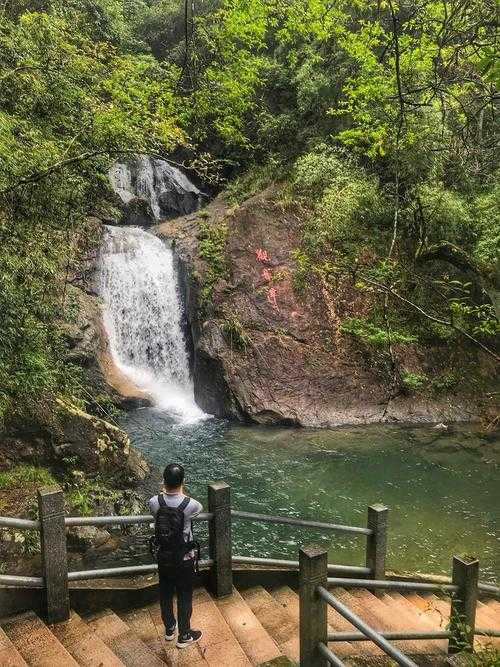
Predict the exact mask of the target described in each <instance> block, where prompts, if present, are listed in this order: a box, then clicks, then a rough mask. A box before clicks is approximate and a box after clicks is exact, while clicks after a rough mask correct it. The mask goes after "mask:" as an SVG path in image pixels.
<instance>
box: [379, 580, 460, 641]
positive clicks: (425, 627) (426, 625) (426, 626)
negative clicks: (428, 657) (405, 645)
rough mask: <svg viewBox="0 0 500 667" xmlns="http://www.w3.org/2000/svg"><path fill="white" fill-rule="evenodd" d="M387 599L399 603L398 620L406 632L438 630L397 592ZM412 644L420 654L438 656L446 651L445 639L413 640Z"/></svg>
mask: <svg viewBox="0 0 500 667" xmlns="http://www.w3.org/2000/svg"><path fill="white" fill-rule="evenodd" d="M388 597H389V598H392V600H395V601H396V602H399V604H400V607H399V608H400V610H401V612H402V614H401V617H400V618H401V620H402V621H403V623H404V626H405V629H406V630H414V631H418V630H422V631H423V632H426V631H431V630H439V627H436V626H435V625H434V623H433V622H432V620H431V619H430V618H428V617H427V616H426V615H425V613H424V612H422V611H420V610H418V609H416V607H415V606H414V605H413V604H412V603H411V602H410V601H409V600H407V599H406V597H405V596H404V595H402V594H401V593H399V592H398V591H390V592H389V595H388ZM414 643H416V644H417V646H418V648H419V652H420V653H428V654H434V653H438V654H439V653H446V652H447V650H448V640H447V639H419V640H414Z"/></svg>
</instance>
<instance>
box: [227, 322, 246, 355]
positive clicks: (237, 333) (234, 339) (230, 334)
mask: <svg viewBox="0 0 500 667" xmlns="http://www.w3.org/2000/svg"><path fill="white" fill-rule="evenodd" d="M222 331H223V332H224V335H225V336H226V338H227V339H228V341H229V345H230V346H231V349H232V350H233V349H236V350H239V351H240V352H244V351H245V350H246V349H247V347H248V345H249V344H250V336H249V335H248V333H247V332H246V331H245V328H244V327H243V325H242V324H241V322H240V321H239V319H238V318H237V317H236V315H227V316H226V318H225V320H224V322H223V324H222Z"/></svg>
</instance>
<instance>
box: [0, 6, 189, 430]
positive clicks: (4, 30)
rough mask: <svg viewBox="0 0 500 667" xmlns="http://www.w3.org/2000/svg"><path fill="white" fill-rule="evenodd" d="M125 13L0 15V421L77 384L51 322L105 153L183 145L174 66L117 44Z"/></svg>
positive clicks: (83, 245) (82, 9)
mask: <svg viewBox="0 0 500 667" xmlns="http://www.w3.org/2000/svg"><path fill="white" fill-rule="evenodd" d="M125 10H126V6H125V5H124V3H122V2H120V1H119V0H100V1H99V2H92V3H91V2H79V1H78V2H77V1H76V0H75V1H74V2H72V1H71V0H70V1H69V2H67V1H65V2H62V1H59V0H51V1H48V2H42V3H38V2H33V3H31V2H24V3H13V4H11V3H7V5H6V6H5V7H4V9H3V10H2V13H1V14H0V109H1V111H0V239H1V244H2V250H1V253H0V275H1V276H2V290H1V292H0V327H1V329H2V344H1V345H0V420H1V418H2V415H3V414H4V413H5V411H6V410H7V409H9V410H10V411H12V410H18V411H20V412H25V411H27V410H28V411H29V409H30V405H31V406H36V405H37V404H38V402H39V400H40V396H41V395H43V394H44V393H47V392H54V391H58V392H65V391H66V392H71V393H77V392H78V380H79V374H78V373H77V372H76V371H75V369H72V368H71V367H70V366H68V365H67V364H64V361H63V360H64V354H63V342H62V340H61V337H60V335H59V333H58V328H57V321H58V320H59V319H60V317H61V313H62V312H63V311H64V309H65V307H66V301H67V299H66V288H65V280H66V279H67V278H68V277H69V274H70V273H71V263H72V260H73V258H75V257H77V256H78V254H79V253H80V252H82V251H85V250H86V249H88V248H89V246H91V245H92V244H93V243H96V242H97V241H98V236H95V237H94V238H90V239H89V238H86V235H85V232H86V228H85V226H84V224H83V219H84V216H85V215H86V214H88V213H90V212H91V211H92V209H93V207H94V206H95V204H96V202H97V201H98V199H99V197H100V195H102V192H103V190H104V189H105V188H106V179H105V175H106V170H107V168H108V166H109V164H110V162H111V160H112V159H113V157H114V156H115V155H116V154H117V153H119V152H120V151H122V150H126V151H129V150H134V149H135V150H150V151H153V152H158V151H168V150H171V149H172V148H174V147H175V146H176V145H178V144H179V143H180V142H183V141H184V134H183V132H182V131H181V130H180V129H179V127H178V124H177V123H176V120H175V113H174V109H173V99H174V95H173V92H172V86H170V85H169V83H170V82H171V81H173V80H174V79H175V76H177V68H176V67H175V66H173V65H172V66H170V65H167V64H161V63H159V62H157V61H156V60H155V59H154V58H153V57H152V56H151V55H147V54H145V53H144V54H137V53H135V54H132V53H129V52H128V51H127V48H126V45H127V41H130V35H129V33H130V26H129V25H128V23H127V20H126V13H125ZM94 233H95V232H94Z"/></svg>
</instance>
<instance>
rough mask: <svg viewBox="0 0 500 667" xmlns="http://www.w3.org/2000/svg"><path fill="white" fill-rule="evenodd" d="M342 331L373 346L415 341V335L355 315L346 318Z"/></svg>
mask: <svg viewBox="0 0 500 667" xmlns="http://www.w3.org/2000/svg"><path fill="white" fill-rule="evenodd" d="M340 328H341V331H343V333H347V334H350V335H351V336H355V337H356V338H359V339H360V340H362V341H363V342H364V343H368V344H370V345H375V346H383V345H389V344H390V343H416V342H417V337H416V336H414V335H412V334H408V333H405V332H403V331H391V332H389V331H388V330H387V329H382V328H380V327H379V326H377V325H376V324H374V323H373V322H369V321H367V320H361V319H359V318H357V317H348V318H346V319H345V320H344V321H343V322H342V325H341V327H340Z"/></svg>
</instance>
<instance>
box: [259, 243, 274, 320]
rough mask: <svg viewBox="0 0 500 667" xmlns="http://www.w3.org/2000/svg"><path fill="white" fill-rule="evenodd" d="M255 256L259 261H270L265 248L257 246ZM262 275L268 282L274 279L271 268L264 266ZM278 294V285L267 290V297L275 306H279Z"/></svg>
mask: <svg viewBox="0 0 500 667" xmlns="http://www.w3.org/2000/svg"><path fill="white" fill-rule="evenodd" d="M255 256H256V257H257V261H258V262H269V261H270V257H269V254H268V252H267V250H264V248H257V249H256V250H255ZM260 275H261V276H262V279H263V280H265V281H266V282H267V283H270V282H271V280H272V279H273V274H272V271H271V269H268V268H267V267H264V268H263V269H262V272H261V274H260ZM277 296H278V290H277V289H276V287H270V288H269V289H268V290H267V297H266V298H267V301H268V303H270V304H271V306H272V307H273V308H277V307H278V299H277Z"/></svg>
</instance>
